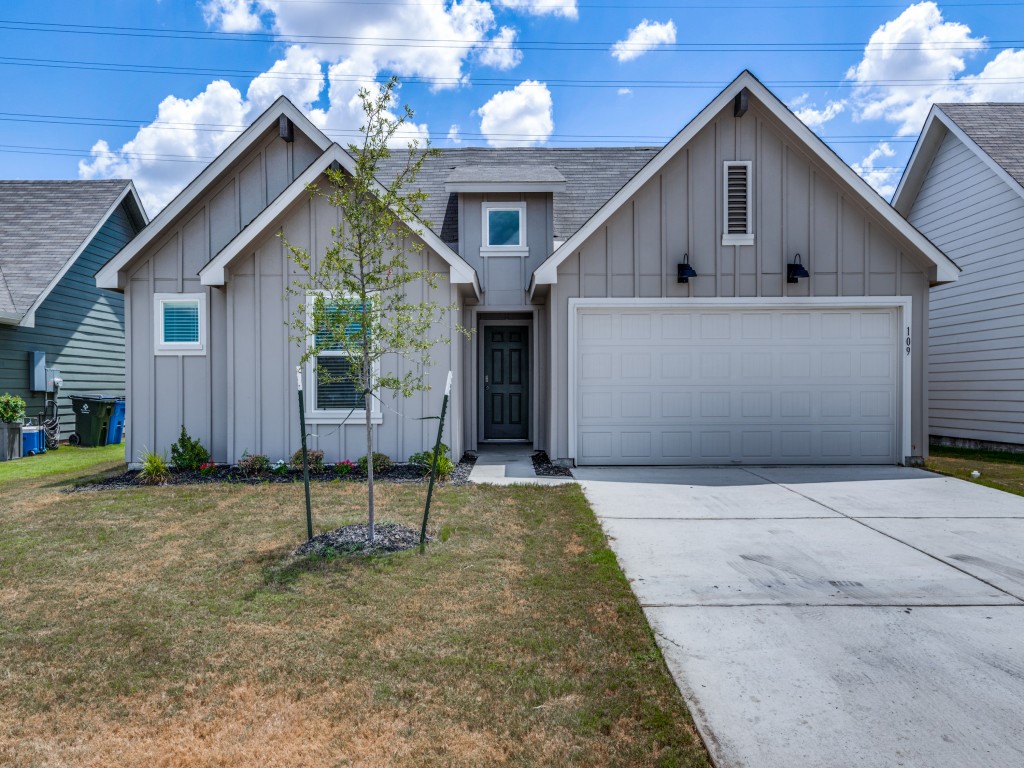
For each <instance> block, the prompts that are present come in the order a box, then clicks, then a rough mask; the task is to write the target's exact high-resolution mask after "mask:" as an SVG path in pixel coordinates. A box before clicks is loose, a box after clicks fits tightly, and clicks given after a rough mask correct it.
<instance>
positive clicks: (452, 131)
mask: <svg viewBox="0 0 1024 768" xmlns="http://www.w3.org/2000/svg"><path fill="white" fill-rule="evenodd" d="M448 141H450V142H451V143H452V144H461V143H462V137H461V136H460V135H459V125H458V123H452V127H451V128H449V129H448Z"/></svg>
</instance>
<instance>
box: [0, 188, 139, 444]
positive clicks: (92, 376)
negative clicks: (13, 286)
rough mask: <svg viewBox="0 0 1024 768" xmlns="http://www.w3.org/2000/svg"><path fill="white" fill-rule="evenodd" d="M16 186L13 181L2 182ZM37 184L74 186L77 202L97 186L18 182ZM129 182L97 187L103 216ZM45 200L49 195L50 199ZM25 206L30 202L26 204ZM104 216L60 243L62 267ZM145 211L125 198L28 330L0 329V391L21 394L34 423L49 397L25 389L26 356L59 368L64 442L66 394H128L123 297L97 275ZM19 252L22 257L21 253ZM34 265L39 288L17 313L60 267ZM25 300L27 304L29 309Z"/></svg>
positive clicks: (11, 276)
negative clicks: (74, 238)
mask: <svg viewBox="0 0 1024 768" xmlns="http://www.w3.org/2000/svg"><path fill="white" fill-rule="evenodd" d="M4 183H5V184H12V185H17V184H18V182H4ZM23 184H28V185H34V186H36V187H37V191H38V187H40V185H60V184H68V185H72V186H73V187H74V188H75V189H76V192H75V193H74V194H75V196H76V197H78V196H80V195H83V194H85V195H89V194H90V191H89V186H88V185H90V184H97V183H96V182H23ZM126 186H127V182H124V181H120V182H100V183H98V184H97V186H96V188H95V191H96V196H97V197H99V198H101V200H102V204H101V205H100V206H99V207H100V208H102V210H103V213H106V211H107V210H108V209H109V208H110V207H111V206H112V205H113V204H114V203H115V202H116V201H117V198H118V195H119V194H120V193H121V192H123V191H124V189H125V187H126ZM47 196H49V195H47ZM25 202H26V204H28V203H29V202H30V199H26V201H25ZM103 213H101V214H98V215H96V216H95V217H94V220H93V221H91V223H89V224H87V228H86V230H85V232H84V233H79V234H78V235H77V237H78V238H79V240H78V242H75V243H64V244H63V251H55V252H54V254H55V255H56V256H57V257H58V258H59V256H60V253H61V252H63V253H64V257H63V258H64V261H65V262H66V261H67V260H68V259H69V258H71V257H72V254H73V253H75V252H77V251H78V249H79V248H80V247H81V245H82V244H83V242H84V239H85V238H86V237H87V236H88V234H91V230H93V229H95V228H96V226H97V225H100V224H101V219H102V218H103ZM61 223H62V222H61V219H60V216H59V215H57V216H56V217H55V218H53V219H52V220H50V221H49V223H48V224H47V225H46V227H47V228H49V229H50V231H51V232H52V231H53V230H56V229H59V228H60V227H61ZM143 223H144V222H143V214H142V212H141V210H137V209H136V208H135V207H134V203H129V202H128V201H127V200H125V201H123V202H122V203H121V204H120V205H118V206H117V207H116V208H114V210H113V211H112V212H111V213H110V215H109V216H108V217H106V220H105V221H104V222H102V226H100V227H99V229H98V231H96V233H95V235H94V236H93V237H92V238H91V239H90V240H89V242H88V244H86V245H85V247H84V249H82V251H81V253H79V255H78V257H77V259H75V261H74V263H73V264H71V265H70V266H68V267H67V269H66V271H64V273H63V275H61V276H60V279H59V280H58V281H57V283H56V285H54V286H53V287H52V289H51V290H50V292H49V293H48V294H47V295H46V296H45V298H43V299H42V302H41V303H39V304H38V306H37V307H36V309H35V311H34V320H33V322H32V324H31V325H30V326H19V325H13V324H12V325H8V324H0V392H9V393H11V394H15V395H19V396H21V397H23V398H24V399H25V401H26V403H27V409H26V415H27V416H29V417H31V418H33V419H35V418H37V417H38V415H39V413H40V411H42V409H43V405H44V401H45V399H46V398H47V397H49V395H47V394H45V393H43V392H33V391H31V390H30V384H29V382H30V379H29V376H30V370H29V369H30V362H29V360H30V355H31V353H32V352H43V353H45V355H46V365H47V367H50V368H56V369H58V370H59V371H60V374H61V377H62V378H63V380H64V385H63V388H62V389H61V391H60V397H59V399H58V405H59V413H60V422H61V431H62V436H63V437H64V438H66V437H67V436H68V435H69V434H70V433H71V432H72V431H73V430H74V414H73V413H72V411H71V401H70V396H71V395H84V394H94V393H102V394H109V395H114V396H124V394H125V373H124V371H125V369H124V359H125V343H124V339H125V322H124V299H123V297H122V295H121V294H120V293H118V292H116V291H109V290H104V289H101V288H98V287H97V286H96V281H95V279H94V275H95V274H96V272H97V271H98V270H99V269H100V268H101V267H102V266H103V265H104V264H105V263H106V262H107V261H108V260H109V259H110V258H111V257H112V256H114V255H115V254H116V253H117V252H118V251H119V250H121V248H122V247H124V245H125V244H127V243H128V242H129V241H131V239H132V238H133V237H134V236H135V234H136V233H137V232H138V231H139V230H140V229H141V228H142V226H143ZM48 243H49V244H50V245H51V246H52V245H53V244H54V243H55V239H54V238H47V237H46V235H45V234H43V235H40V236H39V242H37V243H36V244H35V245H34V246H33V247H34V248H37V249H38V248H47V247H48V246H47V244H48ZM23 255H24V252H23ZM42 263H44V262H40V263H37V265H36V266H35V267H34V268H31V267H29V270H30V271H33V272H34V274H33V275H32V277H33V279H38V278H40V277H42V278H45V279H44V281H43V284H42V285H36V286H35V287H34V288H33V291H32V293H31V295H28V294H26V295H25V297H23V299H24V300H23V301H22V304H25V306H20V307H19V309H20V310H21V311H24V310H25V309H26V308H27V306H28V305H31V304H32V303H33V302H34V299H35V298H36V297H38V296H41V295H42V293H43V292H44V287H45V284H46V283H47V282H49V280H50V279H51V278H53V279H56V277H57V275H58V274H59V272H60V270H61V269H62V268H63V266H62V265H60V264H53V265H47V266H46V268H45V269H44V268H43V267H42ZM6 266H7V269H6V272H7V276H6V278H5V280H4V282H5V283H14V282H15V281H16V280H19V278H16V277H15V270H14V268H13V267H14V265H13V264H10V263H7V265H6ZM29 299H31V300H32V301H29ZM26 302H27V304H26Z"/></svg>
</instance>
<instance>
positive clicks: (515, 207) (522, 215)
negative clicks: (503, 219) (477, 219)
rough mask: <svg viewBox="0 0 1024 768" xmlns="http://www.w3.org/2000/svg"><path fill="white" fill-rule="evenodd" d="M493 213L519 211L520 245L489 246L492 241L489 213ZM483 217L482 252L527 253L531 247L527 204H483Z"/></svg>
mask: <svg viewBox="0 0 1024 768" xmlns="http://www.w3.org/2000/svg"><path fill="white" fill-rule="evenodd" d="M491 211H519V244H518V245H488V240H490V232H489V229H490V227H489V222H488V219H489V217H488V213H490V212H491ZM481 216H482V217H483V228H482V230H481V231H482V232H483V239H482V240H481V247H480V250H482V251H496V252H499V253H508V252H510V251H525V250H527V248H528V247H529V246H527V243H528V242H529V241H528V240H527V239H526V203H491V202H488V203H481Z"/></svg>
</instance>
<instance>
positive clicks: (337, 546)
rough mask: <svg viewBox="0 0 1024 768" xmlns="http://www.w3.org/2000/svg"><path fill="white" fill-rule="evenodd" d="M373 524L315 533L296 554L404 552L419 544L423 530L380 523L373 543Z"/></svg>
mask: <svg viewBox="0 0 1024 768" xmlns="http://www.w3.org/2000/svg"><path fill="white" fill-rule="evenodd" d="M368 529H369V526H368V525H366V524H362V525H345V526H342V527H341V528H336V529H335V530H333V531H328V532H327V533H321V534H319V535H317V536H314V537H313V538H312V539H310V540H309V541H307V542H306V543H305V544H303V545H302V546H300V547H299V548H298V549H296V550H295V551H294V552H292V554H293V555H295V556H296V557H301V556H303V555H319V556H321V557H330V556H331V555H342V554H356V553H358V554H360V555H372V554H384V553H388V552H402V551H404V550H406V549H412V548H413V547H417V546H419V543H420V532H419V531H416V530H413V529H412V528H407V527H405V526H404V525H398V524H397V523H380V524H378V525H376V526H374V536H373V544H370V543H369V542H368V541H367V536H366V535H367V532H368ZM433 540H434V539H433V537H432V536H427V541H433Z"/></svg>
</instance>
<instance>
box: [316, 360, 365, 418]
mask: <svg viewBox="0 0 1024 768" xmlns="http://www.w3.org/2000/svg"><path fill="white" fill-rule="evenodd" d="M351 371H352V363H351V361H350V360H349V358H348V357H346V356H345V355H339V354H323V355H318V356H317V358H316V378H315V381H316V397H315V400H316V402H315V406H314V407H315V409H316V410H318V411H333V410H343V409H344V410H346V411H347V410H352V409H362V408H363V407H364V402H363V393H362V392H359V391H358V388H357V387H356V385H355V382H353V381H352V379H351V378H349V376H350V373H351Z"/></svg>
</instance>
